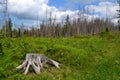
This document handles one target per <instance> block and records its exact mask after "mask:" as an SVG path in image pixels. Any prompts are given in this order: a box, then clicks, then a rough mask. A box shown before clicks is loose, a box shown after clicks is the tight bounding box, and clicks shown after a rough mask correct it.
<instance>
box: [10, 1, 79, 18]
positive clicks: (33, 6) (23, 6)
mask: <svg viewBox="0 0 120 80" xmlns="http://www.w3.org/2000/svg"><path fill="white" fill-rule="evenodd" d="M48 2H49V0H9V6H8V9H9V13H10V14H11V15H13V16H16V17H17V18H19V19H28V20H29V19H31V20H36V19H37V17H38V16H39V19H40V20H43V19H45V18H46V9H47V13H48V15H47V16H48V18H49V15H50V14H49V13H50V12H52V17H55V16H56V18H57V19H58V20H62V19H64V18H65V17H66V16H67V15H70V16H73V15H76V12H77V11H71V10H66V11H61V10H59V9H58V8H56V7H55V6H49V5H48Z"/></svg>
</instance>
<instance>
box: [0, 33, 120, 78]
mask: <svg viewBox="0 0 120 80" xmlns="http://www.w3.org/2000/svg"><path fill="white" fill-rule="evenodd" d="M0 43H1V45H2V47H0V48H2V49H1V50H3V51H1V50H0V51H1V52H0V80H120V34H119V33H101V34H99V35H96V36H86V37H84V36H80V37H71V38H36V37H22V38H6V39H0ZM26 53H41V54H45V55H46V56H48V57H49V58H52V59H54V60H56V61H58V62H60V63H61V64H62V66H60V69H57V68H55V69H53V70H51V69H50V67H47V68H45V69H44V71H43V72H41V73H40V74H34V73H30V74H28V75H24V74H23V71H22V70H20V71H15V70H14V69H15V67H17V66H18V65H20V64H21V63H22V61H23V60H24V57H25V55H26Z"/></svg>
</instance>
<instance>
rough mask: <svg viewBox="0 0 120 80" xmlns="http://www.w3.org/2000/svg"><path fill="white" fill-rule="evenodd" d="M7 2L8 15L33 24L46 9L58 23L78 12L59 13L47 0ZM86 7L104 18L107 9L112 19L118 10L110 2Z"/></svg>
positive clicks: (114, 4)
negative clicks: (30, 21)
mask: <svg viewBox="0 0 120 80" xmlns="http://www.w3.org/2000/svg"><path fill="white" fill-rule="evenodd" d="M8 1H9V4H8V5H9V6H8V9H9V13H10V14H11V15H13V16H16V17H17V18H18V19H27V20H34V22H36V19H37V17H38V16H39V19H40V20H43V19H45V18H46V9H47V11H48V16H49V13H50V11H52V17H55V16H56V18H57V19H58V22H59V21H60V20H63V19H65V18H66V16H67V15H69V16H70V18H71V19H73V18H77V17H78V15H77V13H78V10H75V11H72V10H66V11H61V10H59V9H58V8H56V7H55V6H49V5H48V3H49V0H8ZM70 1H71V2H75V3H76V2H82V1H83V2H84V1H86V2H90V1H96V0H70ZM70 1H69V2H70ZM99 1H105V0H99ZM87 7H89V9H90V11H92V10H93V9H94V10H95V12H96V13H98V12H99V13H101V14H102V16H106V9H107V10H108V11H107V14H108V16H110V17H113V16H114V15H115V14H116V10H117V9H118V5H117V4H116V3H112V2H100V3H99V4H98V5H97V6H96V5H88V6H86V8H87ZM0 8H1V6H0ZM84 16H88V19H89V20H91V19H92V17H93V16H92V15H87V14H84ZM94 17H100V15H98V14H95V15H94ZM48 18H49V17H48ZM33 24H35V23H33Z"/></svg>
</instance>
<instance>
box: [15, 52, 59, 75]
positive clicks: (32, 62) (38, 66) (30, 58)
mask: <svg viewBox="0 0 120 80" xmlns="http://www.w3.org/2000/svg"><path fill="white" fill-rule="evenodd" d="M44 64H51V65H54V66H55V67H57V68H60V67H59V65H60V63H58V62H57V61H54V60H52V59H49V58H48V57H46V56H45V55H44V54H33V53H28V54H26V57H25V60H24V61H23V63H22V64H21V65H19V66H18V67H16V69H17V70H18V69H22V68H23V69H24V74H27V73H28V72H29V68H30V66H32V68H33V69H34V71H35V73H37V74H38V73H40V72H41V70H43V65H44Z"/></svg>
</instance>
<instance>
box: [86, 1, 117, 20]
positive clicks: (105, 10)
mask: <svg viewBox="0 0 120 80" xmlns="http://www.w3.org/2000/svg"><path fill="white" fill-rule="evenodd" d="M86 8H89V11H90V12H91V13H92V12H93V10H94V13H100V15H101V16H102V17H106V16H108V17H111V18H112V17H114V16H115V15H116V14H117V11H116V10H118V8H119V7H118V4H116V3H112V2H100V3H99V4H98V5H88V6H86Z"/></svg>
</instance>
